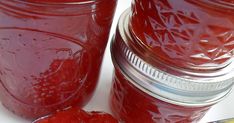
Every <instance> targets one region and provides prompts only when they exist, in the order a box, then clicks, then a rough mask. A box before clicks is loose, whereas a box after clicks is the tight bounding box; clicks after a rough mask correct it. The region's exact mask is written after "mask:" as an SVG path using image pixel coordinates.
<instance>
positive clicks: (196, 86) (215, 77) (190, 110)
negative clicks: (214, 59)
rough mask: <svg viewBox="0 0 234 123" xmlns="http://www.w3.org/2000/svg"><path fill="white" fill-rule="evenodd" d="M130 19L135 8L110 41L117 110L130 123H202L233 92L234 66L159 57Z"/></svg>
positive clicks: (113, 99) (113, 107)
mask: <svg viewBox="0 0 234 123" xmlns="http://www.w3.org/2000/svg"><path fill="white" fill-rule="evenodd" d="M146 14H147V13H146ZM131 17H132V13H131V10H130V9H128V10H126V11H125V12H124V13H123V14H122V16H121V18H120V20H119V23H118V26H117V29H116V33H115V36H114V37H113V41H112V44H111V54H112V61H113V64H114V68H115V70H114V76H113V85H112V89H111V94H110V108H111V110H112V112H113V114H114V115H115V117H117V118H119V119H120V120H121V121H123V122H126V123H197V122H198V121H199V120H200V119H201V118H202V117H203V116H204V115H205V113H206V112H207V111H208V110H209V109H210V108H211V107H212V106H213V105H215V104H216V103H218V102H220V101H221V100H223V99H224V98H225V97H226V96H227V95H228V94H229V93H230V91H231V90H232V86H233V82H234V76H233V75H234V64H233V63H230V64H228V65H227V66H226V67H224V68H222V69H219V70H209V71H201V70H200V71H197V70H188V69H183V68H179V67H177V66H176V65H175V66H172V65H171V64H168V63H167V62H163V61H161V60H156V58H157V56H152V55H151V52H148V49H147V48H145V47H143V46H140V45H138V44H141V42H139V40H140V39H138V38H136V37H135V35H134V34H133V33H132V32H131V30H132V28H131V26H132V25H131V26H129V25H130V24H131V21H130V20H131ZM142 26H143V25H142ZM154 53H155V54H157V53H159V52H154ZM152 57H155V60H154V61H152V60H151V59H153V58H152ZM181 62H182V61H181ZM177 63H179V61H177Z"/></svg>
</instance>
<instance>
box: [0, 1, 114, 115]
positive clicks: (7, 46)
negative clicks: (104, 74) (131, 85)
mask: <svg viewBox="0 0 234 123" xmlns="http://www.w3.org/2000/svg"><path fill="white" fill-rule="evenodd" d="M116 2H117V1H116V0H95V1H90V0H58V1H57V0H1V1H0V99H1V102H2V104H3V105H4V106H5V107H7V108H8V109H9V110H11V111H12V112H14V113H16V114H17V115H21V116H23V117H26V118H30V119H32V118H38V117H40V116H44V115H47V114H49V113H51V112H53V111H55V110H57V109H63V108H65V107H68V106H71V105H78V106H80V107H81V106H83V105H85V104H86V103H87V101H88V100H89V99H90V97H91V96H92V94H93V92H94V89H95V87H96V84H97V80H98V76H99V71H100V66H101V62H102V57H103V54H104V50H105V47H106V44H107V40H108V35H109V30H110V26H111V23H112V17H113V14H114V11H115V6H116Z"/></svg>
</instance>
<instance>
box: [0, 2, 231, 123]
mask: <svg viewBox="0 0 234 123" xmlns="http://www.w3.org/2000/svg"><path fill="white" fill-rule="evenodd" d="M130 1H131V0H119V4H118V7H117V10H116V15H115V18H114V23H113V28H112V30H111V35H112V34H113V33H114V31H115V26H116V24H117V21H118V18H119V16H120V14H121V13H122V12H123V11H124V10H125V9H126V8H128V7H129V6H130ZM109 44H110V42H109V43H108V46H107V49H106V53H105V57H104V62H103V66H102V72H101V77H100V80H99V84H98V87H97V90H96V92H95V94H94V96H93V98H92V99H91V101H90V102H89V104H88V105H87V106H86V107H85V109H86V110H90V111H92V110H97V111H105V112H109V113H110V109H109V108H108V96H109V91H110V86H111V80H112V71H113V65H112V62H111V57H110V52H109V51H110V49H109ZM231 117H234V92H233V93H231V94H230V95H229V97H228V98H226V99H225V100H224V101H222V102H220V103H219V104H217V105H215V106H213V107H212V108H211V110H210V111H209V112H208V113H207V114H206V115H205V117H204V118H203V119H202V121H201V123H205V122H208V121H214V120H220V119H226V118H231ZM0 123H30V121H27V120H25V119H21V118H20V117H18V116H15V115H14V114H12V113H11V112H9V111H7V110H6V109H5V108H4V107H3V106H2V105H1V104H0Z"/></svg>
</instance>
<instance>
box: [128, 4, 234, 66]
mask: <svg viewBox="0 0 234 123" xmlns="http://www.w3.org/2000/svg"><path fill="white" fill-rule="evenodd" d="M233 3H234V1H233V0H179V1H178V0H176V1H175V0H134V2H133V4H132V14H131V19H130V21H131V22H130V23H131V24H130V27H131V32H132V33H133V35H134V36H135V37H136V39H138V43H137V45H139V46H141V47H142V49H144V51H145V52H147V53H148V54H149V55H151V56H152V57H154V60H160V61H162V62H166V63H167V64H168V65H171V66H177V67H182V68H185V69H206V70H207V69H218V68H223V67H225V66H226V65H228V64H230V62H231V61H232V56H233V55H234V52H233V49H234V13H233V11H234V4H233Z"/></svg>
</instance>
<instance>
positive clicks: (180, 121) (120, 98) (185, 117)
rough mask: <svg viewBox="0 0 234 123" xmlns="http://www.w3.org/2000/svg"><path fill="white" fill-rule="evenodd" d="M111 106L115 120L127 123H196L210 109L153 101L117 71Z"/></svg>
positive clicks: (152, 98) (207, 107)
mask: <svg viewBox="0 0 234 123" xmlns="http://www.w3.org/2000/svg"><path fill="white" fill-rule="evenodd" d="M110 105H111V109H112V112H113V114H114V115H115V117H116V118H118V119H121V120H122V121H124V122H126V123H142V122H144V123H192V122H193V123H196V122H198V121H199V120H200V119H201V118H202V117H203V116H204V114H205V113H206V112H207V110H208V109H209V108H210V106H204V107H187V106H179V105H175V104H171V103H168V102H165V101H162V100H159V99H157V98H154V97H152V96H150V95H148V94H146V93H144V92H143V91H141V90H139V89H138V88H137V87H136V86H135V85H133V84H131V83H130V81H129V80H128V79H127V78H126V77H125V76H124V75H123V74H122V73H121V72H120V70H119V69H116V70H115V74H114V77H113V86H112V90H111V95H110Z"/></svg>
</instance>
